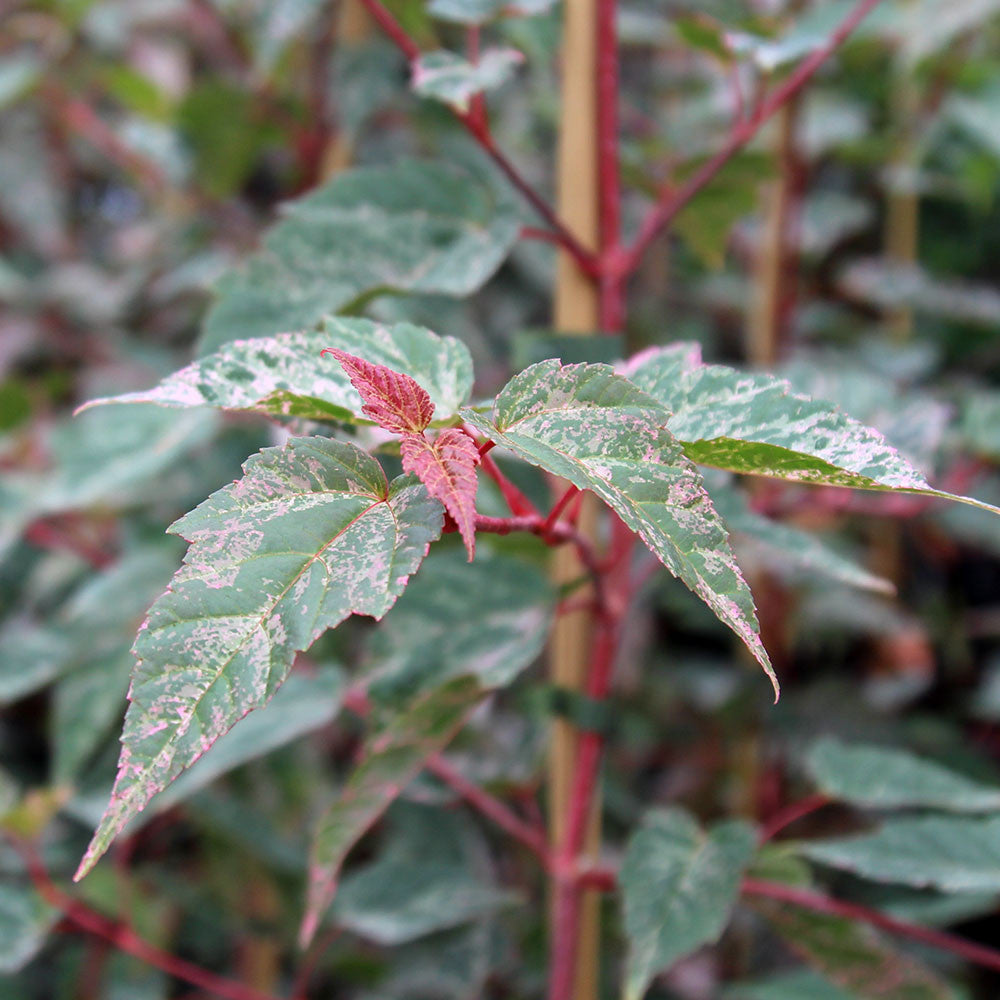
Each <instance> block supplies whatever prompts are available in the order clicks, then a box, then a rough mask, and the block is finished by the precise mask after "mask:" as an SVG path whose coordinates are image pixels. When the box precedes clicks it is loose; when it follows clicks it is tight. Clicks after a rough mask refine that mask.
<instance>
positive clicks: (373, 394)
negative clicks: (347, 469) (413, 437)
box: [320, 347, 434, 434]
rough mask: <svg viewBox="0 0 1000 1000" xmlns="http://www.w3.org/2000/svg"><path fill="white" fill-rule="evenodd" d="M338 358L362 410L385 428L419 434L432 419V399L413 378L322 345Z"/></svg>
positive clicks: (396, 431) (324, 350) (326, 351)
mask: <svg viewBox="0 0 1000 1000" xmlns="http://www.w3.org/2000/svg"><path fill="white" fill-rule="evenodd" d="M324 354H330V355H332V356H333V357H334V358H336V359H337V361H339V362H340V364H341V367H343V369H344V371H345V372H346V373H347V377H348V378H349V379H350V380H351V385H353V386H354V388H355V389H357V390H358V393H359V394H360V396H361V400H362V403H363V404H364V405H363V406H362V407H361V410H362V412H363V413H364V414H365V415H366V416H368V417H371V419H372V420H374V421H375V423H377V424H378V425H379V427H383V428H385V430H387V431H394V432H395V433H397V434H419V433H421V432H422V431H423V430H424V428H425V427H426V426H427V425H428V424H429V423H430V422H431V417H432V416H433V414H434V403H433V402H432V401H431V397H430V396H429V395H428V394H427V391H426V390H425V389H424V388H423V386H421V385H420V383H419V382H417V381H416V379H413V378H411V377H410V376H409V375H405V374H404V373H403V372H397V371H393V370H392V369H391V368H387V367H386V366H385V365H377V364H374V363H373V362H371V361H365V359H364V358H359V357H356V356H355V355H353V354H348V353H347V352H346V351H342V350H340V349H339V348H336V347H324V348H323V350H322V351H320V355H321V356H322V355H324Z"/></svg>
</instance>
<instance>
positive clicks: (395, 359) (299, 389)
mask: <svg viewBox="0 0 1000 1000" xmlns="http://www.w3.org/2000/svg"><path fill="white" fill-rule="evenodd" d="M329 347H334V348H337V349H338V350H341V351H344V352H346V353H347V354H350V355H354V356H355V357H357V358H359V359H361V360H363V361H366V362H369V363H371V364H373V365H384V366H385V367H387V368H391V369H393V370H394V371H397V372H406V373H407V374H408V375H409V376H410V377H411V378H413V379H414V380H416V382H418V383H419V384H420V386H421V388H422V389H423V390H424V391H425V392H426V393H427V394H428V396H429V397H430V402H431V406H432V407H433V408H434V410H435V412H436V413H437V417H438V420H439V421H441V422H443V423H446V422H447V421H449V420H453V419H454V417H455V414H456V413H457V412H458V409H459V407H460V406H462V404H464V403H465V401H466V400H467V399H468V397H469V392H470V391H471V389H472V359H471V357H470V356H469V352H468V349H467V348H466V347H465V345H464V344H463V343H462V342H461V341H460V340H456V339H455V338H454V337H439V336H438V335H437V334H435V333H432V332H431V331H430V330H426V329H424V328H423V327H420V326H413V325H412V324H410V323H396V324H392V325H390V326H385V325H382V324H378V323H373V322H372V321H371V320H367V319H343V318H341V317H338V316H331V317H327V318H326V319H325V320H324V321H323V323H322V325H321V327H320V329H319V330H307V331H301V332H298V333H280V334H276V335H275V336H273V337H257V338H255V339H253V340H236V341H233V342H231V343H228V344H225V345H224V346H222V347H221V348H220V349H219V351H218V352H217V353H215V354H212V355H210V356H208V357H205V358H202V359H201V360H200V361H195V362H194V363H192V364H190V365H188V366H187V367H186V368H182V369H181V370H180V371H178V372H175V373H174V374H172V375H169V376H168V377H167V378H165V379H164V380H163V381H162V382H161V383H160V384H159V385H157V386H154V387H153V388H151V389H146V390H143V391H141V392H131V393H127V394H125V395H123V396H112V397H107V398H104V399H95V400H92V401H91V402H89V403H87V404H85V406H84V407H83V409H87V408H89V407H92V406H99V405H101V404H104V403H157V404H159V405H160V406H171V407H189V406H213V407H216V408H218V409H223V410H254V411H256V412H258V413H265V414H268V415H270V416H275V417H298V418H300V419H305V420H317V421H326V422H330V421H345V422H352V423H358V422H360V423H369V422H371V419H372V418H370V417H369V416H367V415H366V414H365V413H364V411H363V406H364V403H363V401H362V399H361V397H360V395H359V394H358V391H357V389H356V388H355V387H354V386H353V385H352V384H351V381H350V379H349V377H348V375H347V373H346V372H345V371H344V370H343V368H342V367H341V366H340V365H338V364H337V363H336V362H335V361H332V360H330V359H327V358H321V357H320V352H321V351H322V350H323V349H324V348H329Z"/></svg>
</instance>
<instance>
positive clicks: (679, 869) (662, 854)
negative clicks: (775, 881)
mask: <svg viewBox="0 0 1000 1000" xmlns="http://www.w3.org/2000/svg"><path fill="white" fill-rule="evenodd" d="M755 846H756V836H755V833H754V830H753V828H752V827H751V826H750V825H749V824H747V823H744V822H741V821H739V820H733V821H730V822H726V823H718V824H716V825H715V826H713V827H712V828H711V829H709V830H708V831H705V830H702V829H701V828H700V827H699V825H698V823H697V822H696V821H695V819H694V818H693V817H692V816H691V815H690V814H688V813H687V812H685V811H684V810H682V809H669V810H660V811H657V812H654V813H652V814H650V816H649V817H648V818H647V819H646V822H645V824H644V825H643V828H642V829H641V830H639V832H638V833H636V834H635V835H634V836H633V837H632V839H631V841H630V842H629V845H628V848H627V849H626V852H625V859H624V861H623V863H622V869H621V875H620V877H619V884H620V885H621V891H622V894H623V897H624V907H625V932H626V934H627V936H628V941H629V957H628V971H627V973H626V986H625V1000H639V998H640V997H642V996H643V994H644V993H645V992H646V989H647V988H648V986H649V984H650V982H651V981H652V979H653V977H654V976H655V975H656V974H657V973H658V972H661V971H664V970H666V969H668V968H670V966H672V965H673V964H674V963H675V962H676V961H677V960H678V959H681V958H683V957H684V956H685V955H688V954H690V953H691V952H692V951H694V950H695V949H697V948H700V947H701V946H702V945H705V944H710V943H714V942H715V941H718V939H719V937H720V936H721V935H722V932H723V930H724V929H725V927H726V924H727V923H728V922H729V917H730V914H731V913H732V910H733V907H734V905H735V904H736V900H737V897H738V896H739V889H740V879H741V877H742V875H743V871H744V869H745V868H746V866H747V865H748V864H749V863H750V859H751V857H752V856H753V852H754V848H755Z"/></svg>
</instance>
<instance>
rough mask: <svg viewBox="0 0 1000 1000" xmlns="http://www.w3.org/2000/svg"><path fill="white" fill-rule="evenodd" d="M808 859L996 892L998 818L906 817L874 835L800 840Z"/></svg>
mask: <svg viewBox="0 0 1000 1000" xmlns="http://www.w3.org/2000/svg"><path fill="white" fill-rule="evenodd" d="M798 850H799V853H800V854H802V855H803V856H804V857H806V858H808V859H809V860H810V861H815V862H818V863H819V864H822V865H827V866H829V867H831V868H837V869H840V870H841V871H848V872H851V873H852V874H854V875H859V876H861V877H862V878H867V879H870V880H872V881H873V882H889V883H894V884H897V885H909V886H913V887H914V888H918V889H923V888H930V889H938V890H939V891H941V892H996V891H1000V816H996V815H993V816H939V815H929V816H909V817H900V818H895V819H889V820H886V821H885V822H884V823H883V824H882V825H881V826H880V827H879V828H878V829H877V830H875V831H874V832H872V833H866V834H862V835H860V836H853V837H841V838H837V839H835V840H819V841H816V840H811V841H805V842H802V843H800V844H798Z"/></svg>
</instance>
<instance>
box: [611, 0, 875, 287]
mask: <svg viewBox="0 0 1000 1000" xmlns="http://www.w3.org/2000/svg"><path fill="white" fill-rule="evenodd" d="M878 2H879V0H859V3H858V4H857V5H856V6H855V7H854V9H853V10H852V11H851V12H850V13H849V14H848V15H847V17H845V18H844V20H843V21H842V22H841V23H840V25H839V26H838V27H837V29H836V30H835V31H834V32H833V33H832V34H831V35H830V37H829V38H828V39H827V41H826V44H825V45H824V46H823V47H822V48H819V49H817V50H816V51H815V52H813V53H811V54H810V55H808V56H807V57H806V58H805V59H803V60H802V62H800V63H799V65H798V66H797V67H796V68H795V70H794V71H793V72H792V73H791V75H790V76H789V77H788V78H787V79H786V80H785V81H784V82H783V83H781V84H780V85H779V86H778V87H776V88H775V89H774V91H773V92H772V93H771V95H770V97H767V98H765V99H764V100H763V101H762V102H761V104H760V106H759V107H758V108H757V109H756V111H755V113H754V114H753V115H751V117H750V118H747V119H744V120H743V121H739V122H736V123H735V124H734V127H733V129H732V130H731V131H730V133H729V138H728V139H727V140H726V142H725V144H724V145H723V146H722V148H721V149H720V150H719V151H718V152H717V153H716V154H715V155H714V156H713V157H712V158H711V159H710V160H708V161H706V162H705V163H704V164H703V165H702V166H701V168H700V169H699V170H697V171H696V172H695V173H694V174H693V175H692V177H691V178H690V179H689V180H688V181H687V182H686V183H684V184H682V185H681V186H680V187H679V188H677V189H676V190H670V191H668V192H667V193H666V195H665V197H664V198H663V199H661V201H660V202H659V204H657V205H656V206H655V207H654V208H653V210H652V211H651V212H650V213H649V215H648V216H647V217H646V219H645V221H644V222H643V223H642V226H641V227H640V229H639V234H638V236H637V237H636V240H635V243H634V244H633V245H632V247H631V248H630V249H629V250H628V252H627V259H626V261H625V264H624V267H625V270H626V273H631V272H632V271H634V270H635V268H636V267H637V266H638V265H639V261H640V260H641V259H642V256H643V254H644V253H645V252H646V250H647V249H648V248H649V245H650V244H651V243H652V242H653V240H654V239H656V237H657V236H659V234H660V233H661V232H663V230H665V229H666V228H667V227H668V226H669V225H670V223H671V222H673V220H674V219H675V218H676V216H677V214H678V213H679V212H680V211H681V209H682V208H684V206H685V205H687V203H688V202H689V201H690V200H691V199H692V198H693V197H694V196H695V195H696V194H697V193H698V192H699V191H700V190H701V189H702V188H703V187H704V186H705V185H706V184H708V183H709V181H711V180H712V178H713V177H715V175H716V174H717V173H718V172H719V171H720V170H721V169H722V168H723V167H724V166H725V165H726V164H727V163H728V162H729V160H730V159H732V157H733V156H734V155H735V154H736V153H738V152H739V151H740V150H741V149H742V148H743V147H744V146H745V145H746V144H747V143H748V142H749V141H750V140H751V139H752V138H753V137H754V136H755V135H756V134H757V132H758V131H759V130H760V128H761V126H762V125H763V124H764V123H765V122H766V121H767V120H768V119H769V118H770V117H771V116H772V115H773V114H774V113H775V112H776V111H777V110H778V109H779V108H780V107H781V106H782V105H783V104H785V103H787V102H788V101H789V100H791V98H792V97H794V96H795V94H797V93H798V92H799V91H800V90H801V89H802V88H803V87H804V86H805V85H806V83H808V82H809V80H810V79H811V78H812V77H813V75H814V74H815V73H816V71H817V70H818V69H819V68H820V66H822V65H823V63H824V62H826V60H827V59H828V58H829V57H830V56H831V55H832V54H833V53H834V52H836V50H837V49H838V48H840V46H841V45H842V44H843V43H844V42H845V41H846V40H847V38H848V36H849V35H850V34H851V32H852V31H854V29H855V28H856V27H857V26H858V25H859V24H860V23H861V22H862V21H863V20H864V19H865V17H867V16H868V14H869V13H871V11H872V10H873V9H874V8H875V6H876V4H878Z"/></svg>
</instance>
